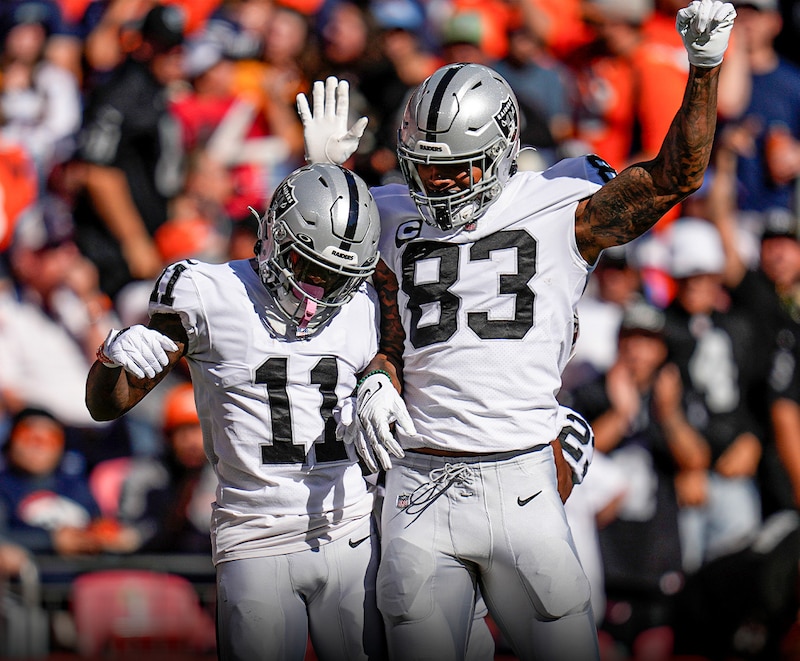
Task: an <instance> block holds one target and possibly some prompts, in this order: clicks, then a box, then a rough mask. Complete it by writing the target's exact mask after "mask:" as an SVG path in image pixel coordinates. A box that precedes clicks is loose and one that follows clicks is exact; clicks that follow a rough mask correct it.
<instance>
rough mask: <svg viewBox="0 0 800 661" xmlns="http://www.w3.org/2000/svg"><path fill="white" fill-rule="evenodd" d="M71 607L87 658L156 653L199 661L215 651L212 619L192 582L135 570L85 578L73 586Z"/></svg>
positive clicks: (92, 573) (92, 574) (110, 571)
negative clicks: (204, 655)
mask: <svg viewBox="0 0 800 661" xmlns="http://www.w3.org/2000/svg"><path fill="white" fill-rule="evenodd" d="M70 607H71V611H72V615H73V617H74V620H75V628H76V631H77V636H78V650H79V652H80V654H81V655H82V656H84V657H90V658H96V657H101V656H112V657H114V658H116V657H118V656H123V655H126V654H128V655H129V656H130V658H133V657H134V656H138V657H139V658H144V656H143V655H146V656H147V657H148V658H150V657H152V655H153V653H158V652H165V653H169V654H171V655H172V657H171V658H179V657H177V656H176V654H180V653H186V654H192V655H193V657H196V656H197V655H200V654H203V653H208V652H209V651H213V649H214V646H215V631H214V620H213V618H212V617H211V616H210V615H209V614H208V613H207V612H206V611H205V610H204V609H203V607H202V605H201V604H200V599H199V597H198V595H197V592H196V591H195V588H194V586H193V585H192V584H191V582H190V581H189V580H188V579H185V578H183V577H181V576H176V575H174V574H167V573H160V572H155V571H148V570H133V569H132V570H128V569H120V570H116V569H114V570H104V571H95V572H90V573H87V574H83V575H81V576H79V577H78V578H77V579H76V580H75V581H74V583H73V585H72V589H71V595H70ZM193 657H185V658H193Z"/></svg>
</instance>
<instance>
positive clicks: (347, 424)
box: [334, 397, 391, 474]
mask: <svg viewBox="0 0 800 661" xmlns="http://www.w3.org/2000/svg"><path fill="white" fill-rule="evenodd" d="M355 410H356V398H355V397H348V398H347V399H346V400H345V401H344V403H343V404H342V407H341V409H340V410H339V412H338V414H336V413H334V416H335V417H336V420H337V424H336V438H338V439H339V440H340V441H344V443H346V444H347V445H353V446H354V447H355V449H356V452H357V453H358V456H359V457H361V459H362V460H363V461H364V465H366V467H367V469H368V470H369V472H370V474H375V473H377V472H378V463H379V462H380V463H381V464H382V463H383V462H384V461H388V462H389V464H390V465H391V459H389V455H388V454H386V450H384V449H383V448H378V449H377V450H378V452H377V454H379V455H381V457H380V459H376V457H375V454H374V453H373V452H372V450H371V449H370V446H369V443H368V442H367V437H366V435H365V434H364V429H363V427H361V423H360V422H359V420H358V418H357V417H356V416H355ZM383 455H385V456H383Z"/></svg>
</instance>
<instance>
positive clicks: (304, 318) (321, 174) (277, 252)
mask: <svg viewBox="0 0 800 661" xmlns="http://www.w3.org/2000/svg"><path fill="white" fill-rule="evenodd" d="M258 236H259V240H258V243H256V256H257V259H258V266H259V274H260V275H261V280H262V281H263V283H264V286H265V287H266V288H267V289H268V290H269V291H270V292H271V293H272V294H273V295H274V297H275V300H276V302H277V305H278V308H279V314H280V315H281V316H282V317H284V320H285V321H286V322H287V323H289V324H291V325H294V326H295V327H296V329H297V333H298V335H302V336H304V337H307V336H310V335H313V334H314V333H315V332H317V331H318V330H319V329H321V328H322V327H323V326H324V325H325V324H326V323H328V321H330V319H331V318H332V317H333V315H334V314H335V313H336V311H337V310H338V309H339V308H340V307H341V306H342V305H344V304H345V303H346V302H347V301H348V300H350V298H351V297H352V296H353V293H354V292H355V291H356V289H358V287H359V285H360V284H361V283H362V282H363V281H364V280H366V279H367V278H368V277H369V276H370V275H372V272H373V271H374V270H375V265H376V264H377V263H378V257H379V253H378V238H379V236H380V219H379V215H378V207H377V205H376V204H375V200H374V199H373V198H372V194H371V193H370V192H369V189H368V188H367V184H366V183H365V182H364V181H363V180H362V179H361V178H360V177H359V176H358V175H355V174H353V173H352V172H350V171H349V170H346V169H344V168H342V167H339V166H338V165H330V164H327V163H318V164H315V165H308V166H305V167H302V168H300V169H298V170H295V171H294V172H292V174H290V175H289V176H288V177H286V179H284V180H283V181H282V182H281V184H280V185H279V186H278V188H277V189H276V190H275V193H274V195H273V196H272V201H271V202H270V205H269V209H267V213H266V214H265V215H264V217H263V218H261V219H260V220H259V232H258Z"/></svg>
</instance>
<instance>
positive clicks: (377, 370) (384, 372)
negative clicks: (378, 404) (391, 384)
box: [356, 369, 392, 388]
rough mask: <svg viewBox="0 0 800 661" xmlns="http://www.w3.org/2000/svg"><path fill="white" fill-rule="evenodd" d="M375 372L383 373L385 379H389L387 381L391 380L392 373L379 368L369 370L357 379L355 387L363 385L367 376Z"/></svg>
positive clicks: (373, 374)
mask: <svg viewBox="0 0 800 661" xmlns="http://www.w3.org/2000/svg"><path fill="white" fill-rule="evenodd" d="M376 374H383V375H384V376H385V377H386V378H387V379H389V381H391V380H392V375H391V374H389V372H387V371H386V370H381V369H376V370H370V371H369V372H367V373H366V374H365V375H364V376H362V377H361V378H360V379H359V380H358V383H356V388H360V387H361V386H363V385H364V384H365V383H366V381H367V379H369V377H371V376H375V375H376Z"/></svg>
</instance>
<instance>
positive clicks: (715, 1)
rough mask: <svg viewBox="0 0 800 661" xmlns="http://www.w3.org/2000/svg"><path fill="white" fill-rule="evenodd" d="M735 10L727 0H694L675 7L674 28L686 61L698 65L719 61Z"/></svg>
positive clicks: (726, 41)
mask: <svg viewBox="0 0 800 661" xmlns="http://www.w3.org/2000/svg"><path fill="white" fill-rule="evenodd" d="M734 18H736V10H735V9H734V8H733V5H732V4H731V3H729V2H719V0H694V2H692V3H691V4H690V5H689V6H688V7H684V8H683V9H680V10H678V17H677V19H676V21H675V28H676V29H677V30H678V34H680V35H681V38H682V39H683V45H684V46H685V47H686V50H687V52H688V53H689V62H690V63H691V64H694V65H695V66H698V67H715V66H717V65H718V64H720V63H721V62H722V56H723V55H724V54H725V49H726V48H727V47H728V39H729V37H730V36H731V30H732V29H733V19H734Z"/></svg>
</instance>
